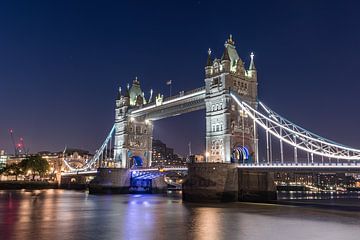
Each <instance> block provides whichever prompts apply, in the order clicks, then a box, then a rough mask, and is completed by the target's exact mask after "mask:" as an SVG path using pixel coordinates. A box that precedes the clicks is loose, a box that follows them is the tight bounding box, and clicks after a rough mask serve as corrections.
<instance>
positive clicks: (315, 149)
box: [230, 92, 360, 163]
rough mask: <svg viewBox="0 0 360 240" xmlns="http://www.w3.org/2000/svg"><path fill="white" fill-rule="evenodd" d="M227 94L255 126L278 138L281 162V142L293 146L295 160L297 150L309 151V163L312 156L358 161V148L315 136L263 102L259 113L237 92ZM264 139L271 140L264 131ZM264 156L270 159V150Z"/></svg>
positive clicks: (312, 160) (312, 159)
mask: <svg viewBox="0 0 360 240" xmlns="http://www.w3.org/2000/svg"><path fill="white" fill-rule="evenodd" d="M230 95H231V97H232V98H233V99H234V101H235V102H236V103H237V104H238V105H239V106H240V108H241V109H242V110H243V111H245V112H246V114H247V115H248V116H250V118H251V119H252V120H253V121H254V122H256V124H257V125H259V126H260V127H261V128H262V129H264V130H265V131H266V133H270V134H269V135H270V136H271V135H272V136H274V137H275V138H277V139H278V140H279V141H280V154H281V163H284V156H283V154H284V150H283V142H285V143H287V144H289V145H290V146H292V147H294V160H295V163H297V162H298V154H297V151H298V150H303V151H305V152H306V153H308V154H310V156H311V162H312V163H313V162H314V155H318V156H321V158H322V161H323V158H324V157H327V158H329V161H331V159H337V160H339V159H342V160H360V150H359V149H354V148H351V147H347V146H345V145H342V144H338V143H336V142H334V141H332V140H328V139H326V138H323V137H321V136H319V135H316V134H314V133H312V132H310V131H308V130H306V129H304V128H302V127H300V126H298V125H296V124H294V123H292V122H290V121H289V120H287V119H285V118H283V117H282V116H280V115H279V114H277V113H276V112H274V111H272V110H271V109H270V108H268V107H267V106H265V105H264V104H263V103H262V102H258V103H259V105H260V107H261V109H262V110H263V111H264V112H265V113H261V112H260V111H258V110H256V109H254V108H253V107H251V106H250V105H249V104H247V103H246V102H244V101H242V100H241V98H240V97H239V96H238V94H237V93H235V92H230ZM266 138H267V140H266V142H267V145H268V146H269V145H270V143H269V136H268V134H266ZM267 148H269V147H267ZM267 155H268V161H269V160H270V159H271V157H270V149H269V150H268V149H267Z"/></svg>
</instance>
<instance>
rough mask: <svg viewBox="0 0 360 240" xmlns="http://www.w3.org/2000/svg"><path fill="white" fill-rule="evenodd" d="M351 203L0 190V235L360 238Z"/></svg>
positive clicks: (358, 217) (358, 206)
mask: <svg viewBox="0 0 360 240" xmlns="http://www.w3.org/2000/svg"><path fill="white" fill-rule="evenodd" d="M325 201H329V200H325ZM330 203H331V202H330ZM349 203H350V205H352V206H354V208H345V207H344V208H343V207H337V208H332V207H329V208H327V207H325V208H324V207H313V206H290V205H275V204H251V203H227V204H189V203H183V202H182V200H181V197H180V195H178V194H174V195H168V196H164V195H89V194H87V193H86V192H81V191H69V190H53V189H51V190H35V191H24V190H22V191H0V239H1V240H2V239H6V240H8V239H9V240H11V239H21V240H26V239H39V240H42V239H47V240H48V239H49V240H56V239H80V240H81V239H87V240H89V239H171V240H173V239H174V240H175V239H200V240H201V239H246V240H252V239H256V240H260V239H266V240H282V239H284V240H285V239H286V240H288V239H291V240H292V239H301V240H311V239H316V240H319V239H326V240H330V239H336V240H342V239H346V240H352V239H356V240H358V239H360V200H358V199H353V200H351V201H349V202H348V203H347V205H349ZM342 204H343V202H342ZM340 206H341V204H340Z"/></svg>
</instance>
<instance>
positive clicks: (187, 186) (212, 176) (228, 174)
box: [183, 163, 238, 202]
mask: <svg viewBox="0 0 360 240" xmlns="http://www.w3.org/2000/svg"><path fill="white" fill-rule="evenodd" d="M183 200H184V201H189V202H234V201H237V200H238V170H237V168H236V165H235V164H228V163H192V164H188V176H187V179H186V180H185V182H184V184H183Z"/></svg>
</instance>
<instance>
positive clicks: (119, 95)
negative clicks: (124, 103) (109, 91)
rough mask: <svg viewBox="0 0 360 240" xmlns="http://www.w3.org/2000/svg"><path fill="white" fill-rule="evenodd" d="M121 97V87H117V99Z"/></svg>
mask: <svg viewBox="0 0 360 240" xmlns="http://www.w3.org/2000/svg"><path fill="white" fill-rule="evenodd" d="M120 98H121V87H119V92H118V96H117V99H120Z"/></svg>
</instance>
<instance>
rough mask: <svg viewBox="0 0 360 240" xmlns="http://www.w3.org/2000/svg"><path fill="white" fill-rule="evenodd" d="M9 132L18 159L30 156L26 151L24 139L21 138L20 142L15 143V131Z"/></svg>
mask: <svg viewBox="0 0 360 240" xmlns="http://www.w3.org/2000/svg"><path fill="white" fill-rule="evenodd" d="M9 132H10V137H11V142H12V144H13V147H14V155H15V156H16V157H18V156H19V155H20V154H28V151H26V149H25V143H24V138H22V137H20V139H19V142H18V143H15V136H14V130H13V129H10V131H9Z"/></svg>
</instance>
